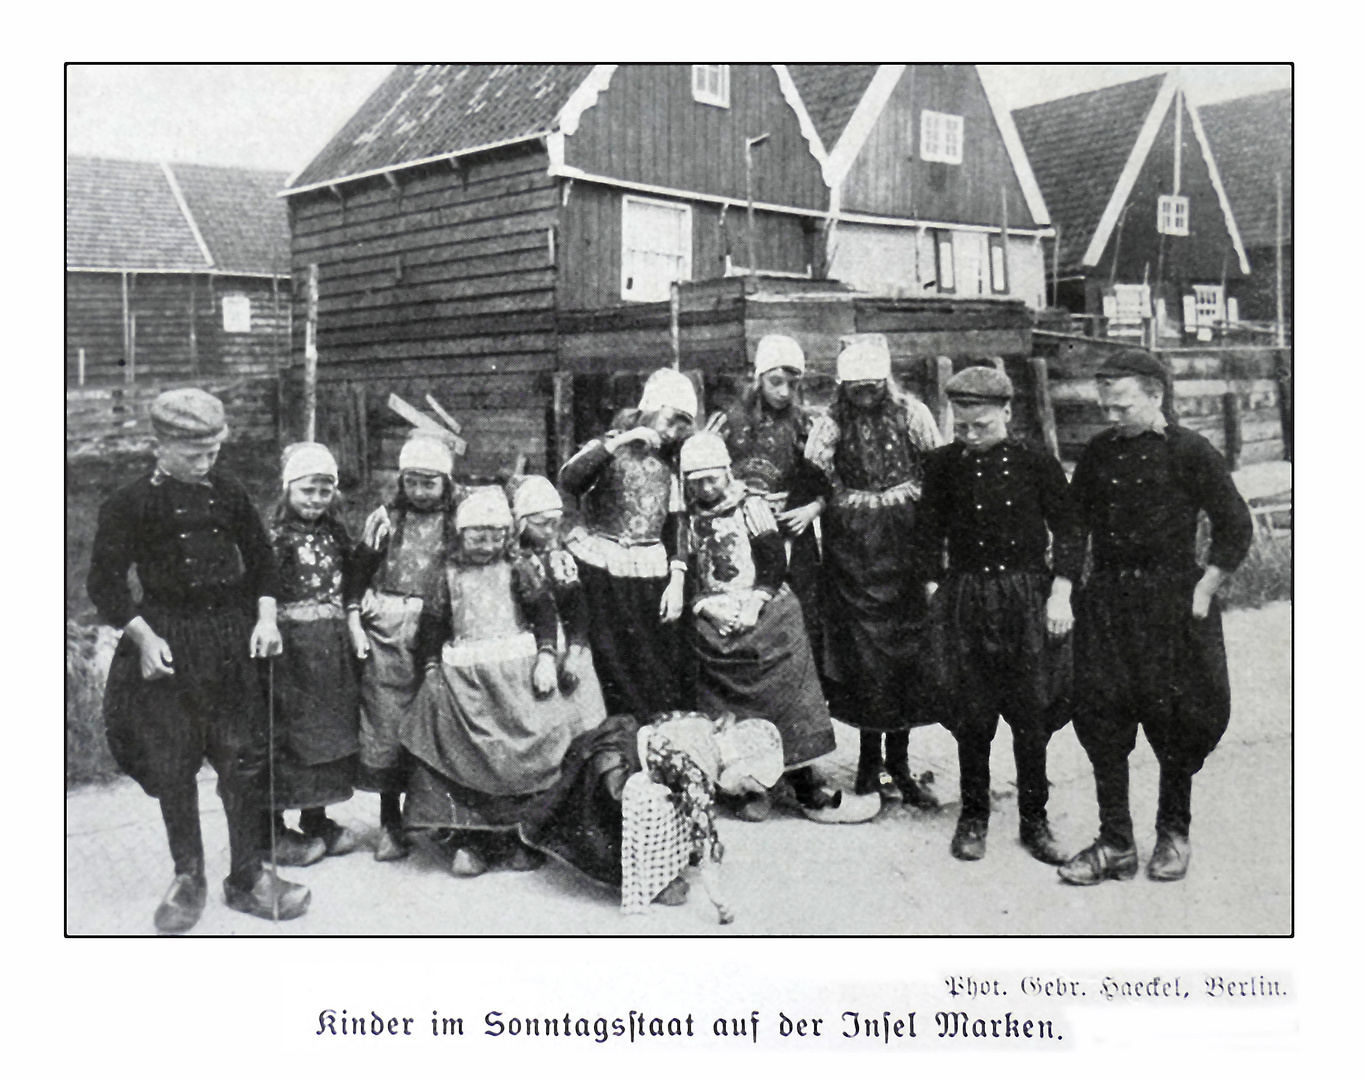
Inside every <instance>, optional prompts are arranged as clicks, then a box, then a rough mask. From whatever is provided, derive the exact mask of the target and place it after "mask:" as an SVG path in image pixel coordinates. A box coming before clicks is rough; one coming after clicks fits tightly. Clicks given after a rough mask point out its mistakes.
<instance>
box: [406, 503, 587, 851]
mask: <svg viewBox="0 0 1365 1080" xmlns="http://www.w3.org/2000/svg"><path fill="white" fill-rule="evenodd" d="M455 529H456V533H457V537H456V543H455V548H454V551H453V552H452V554H451V557H450V559H449V561H448V562H447V564H446V566H445V568H444V580H445V588H444V591H443V599H442V601H441V603H440V604H439V606H433V607H432V608H430V609H428V610H427V611H425V612H423V615H422V620H421V630H420V632H419V639H418V654H419V656H420V657H421V658H422V661H423V663H424V666H425V673H424V677H423V681H422V686H421V690H420V691H419V692H418V694H417V698H416V700H415V701H414V702H413V705H412V708H411V709H409V710H408V711H407V713H406V715H405V717H404V720H403V725H402V740H403V745H404V746H405V747H406V748H407V749H408V751H409V752H410V753H411V754H412V756H413V759H414V761H413V765H412V770H411V775H410V780H409V789H408V801H407V805H406V807H405V811H404V820H405V824H406V825H407V827H408V828H411V829H432V830H438V838H439V839H440V840H441V841H442V842H443V843H444V844H445V845H446V849H447V851H448V852H449V853H450V858H451V871H452V872H453V873H454V874H456V875H457V876H460V877H473V876H476V875H478V874H481V873H483V872H484V871H485V870H486V869H488V865H489V862H490V861H492V860H493V859H494V858H497V857H498V856H500V855H502V854H505V853H506V854H510V865H511V867H512V869H515V870H531V869H534V868H535V867H536V866H538V865H539V861H540V860H539V859H538V858H536V857H535V855H534V853H532V852H531V851H529V850H527V849H526V848H523V847H522V846H521V845H519V844H516V843H515V830H516V826H517V822H518V820H519V816H520V814H521V812H522V810H524V809H525V807H526V805H527V804H528V803H529V802H530V800H531V799H532V798H533V797H534V796H535V795H537V794H539V793H540V792H543V791H545V790H547V789H548V788H550V787H552V786H553V785H554V783H555V781H556V780H558V779H559V765H560V761H561V760H562V759H563V757H564V752H565V750H567V749H568V746H569V743H570V742H571V741H572V739H573V737H574V736H575V735H578V734H579V733H581V732H582V731H584V730H585V729H586V728H587V726H588V724H587V723H586V722H585V720H584V713H585V711H587V710H584V709H582V708H581V705H580V703H579V702H577V701H575V700H573V699H574V698H575V697H576V696H577V693H578V692H581V685H580V687H578V688H576V690H575V693H574V694H570V695H568V696H566V695H565V694H564V693H563V692H562V690H561V688H560V685H559V677H558V668H557V663H556V659H557V656H558V648H557V645H558V642H557V638H558V632H559V626H558V618H557V614H556V611H555V604H554V596H553V594H552V592H551V589H550V584H549V581H548V580H547V578H546V576H545V574H544V573H543V572H541V570H540V568H539V564H538V563H537V562H536V561H535V560H534V559H514V558H513V556H512V553H511V550H512V545H511V531H512V511H511V508H510V507H509V506H508V503H507V496H506V494H505V493H504V492H503V490H502V489H501V488H498V487H485V488H475V489H473V490H472V491H471V492H470V493H469V494H468V495H467V496H466V497H465V498H464V499H463V500H462V501H461V503H460V506H459V509H458V510H457V511H456V514H455ZM588 715H590V716H591V713H590V712H589V713H588ZM592 719H593V721H594V722H597V721H600V720H601V719H602V717H601V715H600V714H599V715H596V716H594V717H592ZM499 834H501V837H504V838H507V839H511V840H512V842H513V843H512V850H511V851H510V853H509V852H507V847H506V845H499V844H498V843H497V840H498V839H499Z"/></svg>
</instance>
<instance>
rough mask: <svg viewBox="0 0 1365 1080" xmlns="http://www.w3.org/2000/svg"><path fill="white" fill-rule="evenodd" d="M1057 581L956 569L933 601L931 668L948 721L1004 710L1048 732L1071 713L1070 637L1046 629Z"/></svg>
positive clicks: (1039, 576) (1036, 575)
mask: <svg viewBox="0 0 1365 1080" xmlns="http://www.w3.org/2000/svg"><path fill="white" fill-rule="evenodd" d="M1051 588H1052V579H1051V577H1050V576H1049V575H1047V574H1041V573H1025V572H1016V573H989V574H987V573H951V574H949V575H948V577H947V579H946V580H945V581H944V582H943V585H942V587H940V588H939V590H938V592H936V593H935V594H934V597H933V600H932V601H931V602H930V605H929V608H930V645H931V653H930V655H931V657H932V661H933V666H932V671H933V674H934V682H935V684H936V686H937V688H938V691H939V692H940V693H941V694H942V695H943V699H944V701H945V703H946V706H947V712H946V714H945V718H944V724H945V726H947V727H949V728H950V729H954V728H955V726H956V725H957V724H958V723H959V722H965V721H967V720H970V719H972V718H976V717H980V716H987V715H988V716H990V717H992V718H994V717H995V716H998V715H1001V714H1007V719H1008V720H1009V721H1010V723H1011V725H1013V724H1016V723H1027V724H1037V725H1039V726H1042V727H1045V728H1046V729H1047V731H1048V733H1049V734H1051V733H1052V732H1055V731H1058V730H1059V729H1061V728H1063V727H1065V726H1066V724H1067V723H1068V721H1069V720H1070V718H1071V711H1070V704H1071V685H1072V677H1071V676H1072V663H1071V652H1072V649H1071V635H1070V634H1068V635H1066V636H1065V637H1063V638H1060V639H1058V638H1053V637H1051V636H1050V635H1049V634H1048V632H1047V598H1048V594H1049V593H1050V591H1051Z"/></svg>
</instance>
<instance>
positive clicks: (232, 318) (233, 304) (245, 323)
mask: <svg viewBox="0 0 1365 1080" xmlns="http://www.w3.org/2000/svg"><path fill="white" fill-rule="evenodd" d="M223 332H224V333H225V334H249V333H251V297H249V296H242V295H241V294H240V293H235V294H232V295H230V296H225V297H223Z"/></svg>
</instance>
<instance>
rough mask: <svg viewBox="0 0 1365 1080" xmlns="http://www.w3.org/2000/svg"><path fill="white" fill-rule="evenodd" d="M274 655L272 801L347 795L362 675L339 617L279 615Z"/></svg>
mask: <svg viewBox="0 0 1365 1080" xmlns="http://www.w3.org/2000/svg"><path fill="white" fill-rule="evenodd" d="M280 636H281V637H282V638H283V639H284V651H283V653H282V654H281V655H280V656H278V657H277V658H276V659H275V677H274V678H275V730H276V746H277V748H278V750H277V755H276V761H275V808H276V809H277V810H291V809H299V810H301V809H307V808H310V807H317V806H330V805H331V804H332V803H339V802H345V801H346V800H347V799H349V798H350V797H351V795H352V794H353V792H354V783H355V770H356V765H357V762H358V757H357V755H358V754H359V751H360V741H359V737H358V732H359V727H360V679H359V672H358V663H357V661H356V658H355V654H354V653H353V652H352V649H351V640H350V635H349V634H348V633H347V631H346V621H345V620H344V619H319V620H317V621H316V622H302V623H295V622H281V624H280Z"/></svg>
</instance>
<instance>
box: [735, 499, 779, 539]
mask: <svg viewBox="0 0 1365 1080" xmlns="http://www.w3.org/2000/svg"><path fill="white" fill-rule="evenodd" d="M743 508H744V524H745V525H746V526H747V527H748V529H749V535H750V536H762V535H763V534H764V533H775V532H777V518H775V517H774V516H773V510H772V507H771V506H769V505H768V500H767V499H765V498H763V497H762V496H761V495H751V496H750V497H749V498H747V499H745V500H744V503H743Z"/></svg>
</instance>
